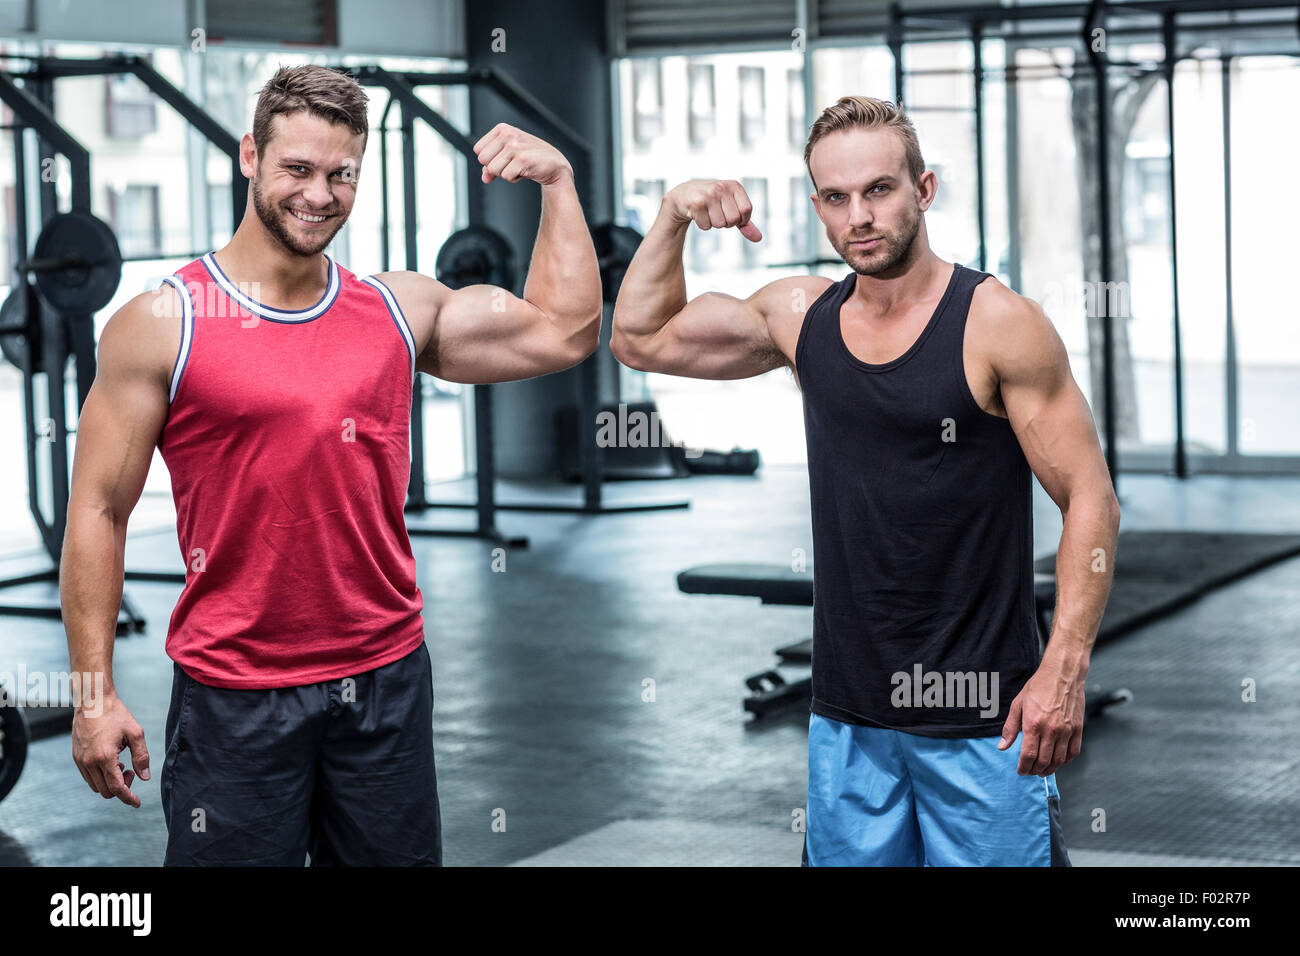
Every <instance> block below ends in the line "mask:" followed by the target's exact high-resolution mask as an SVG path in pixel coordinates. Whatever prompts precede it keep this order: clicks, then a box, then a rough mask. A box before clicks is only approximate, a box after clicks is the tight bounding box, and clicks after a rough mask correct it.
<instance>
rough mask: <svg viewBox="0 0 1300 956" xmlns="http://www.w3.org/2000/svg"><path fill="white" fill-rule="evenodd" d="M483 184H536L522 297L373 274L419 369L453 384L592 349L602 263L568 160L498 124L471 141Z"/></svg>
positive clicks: (525, 370)
mask: <svg viewBox="0 0 1300 956" xmlns="http://www.w3.org/2000/svg"><path fill="white" fill-rule="evenodd" d="M474 151H475V153H476V154H477V156H478V158H479V161H480V162H481V163H482V164H483V170H482V177H483V182H484V183H490V182H491V181H492V180H493V179H497V178H500V179H504V180H506V181H507V182H511V183H513V182H518V181H519V180H521V179H529V180H532V181H534V182H536V183H538V184H539V185H540V186H541V188H542V213H541V225H540V227H539V229H538V234H537V241H536V243H535V245H534V247H533V255H532V261H531V263H530V265H529V268H528V278H527V281H526V283H525V285H524V295H523V298H519V297H518V296H515V295H514V294H513V293H511V292H510V291H509V290H507V289H500V288H497V287H496V286H491V285H470V286H465V287H464V288H462V289H457V290H452V289H449V288H448V287H447V286H445V285H443V284H442V283H441V282H439V281H437V280H436V279H432V278H430V277H429V276H425V275H420V274H419V273H416V272H386V273H381V274H380V275H378V276H376V278H377V279H379V280H380V281H381V282H383V283H384V284H385V285H387V286H388V287H389V288H390V289H392V291H393V294H394V296H395V297H396V298H397V301H398V304H399V305H400V306H401V308H402V311H403V313H405V314H406V316H407V318H408V321H410V323H411V326H412V332H413V334H415V336H416V341H417V344H418V346H419V348H420V352H419V358H418V360H417V363H416V364H417V368H418V369H419V370H420V371H422V372H428V373H429V374H430V375H435V376H437V377H438V378H442V379H446V380H447V381H452V382H465V383H468V384H485V383H491V382H509V381H516V380H518V379H524V378H532V377H534V376H536V375H544V374H546V373H548V372H558V371H560V370H561V369H565V368H569V367H570V366H572V365H576V364H577V363H578V362H581V361H582V360H583V359H584V358H586V357H587V356H588V355H590V354H591V353H592V352H594V351H595V350H596V346H597V343H598V341H599V336H600V317H601V306H602V296H601V287H600V268H599V265H598V264H597V262H596V250H595V247H594V246H593V245H592V242H591V233H590V232H589V231H588V229H587V222H586V219H585V217H584V216H583V213H582V205H581V203H580V202H579V200H578V193H577V190H576V188H575V186H574V181H573V168H572V166H570V164H569V162H568V160H566V159H565V158H564V156H563V155H562V154H561V153H560V152H559V150H557V149H555V147H553V146H551V145H550V144H549V143H546V142H544V141H543V140H541V139H538V138H537V137H536V136H532V135H530V134H528V133H525V132H523V131H522V130H518V129H515V128H514V127H512V126H507V125H506V124H504V123H500V124H498V125H497V126H496V127H494V128H493V129H492V131H491V132H490V133H488V134H487V135H486V136H484V137H483V138H482V139H480V140H479V141H478V143H476V144H475V146H474Z"/></svg>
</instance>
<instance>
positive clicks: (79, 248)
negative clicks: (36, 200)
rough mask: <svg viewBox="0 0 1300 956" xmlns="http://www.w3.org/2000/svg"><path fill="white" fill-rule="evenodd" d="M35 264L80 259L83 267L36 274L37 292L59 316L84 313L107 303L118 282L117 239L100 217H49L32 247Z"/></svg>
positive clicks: (74, 214)
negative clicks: (44, 261)
mask: <svg viewBox="0 0 1300 956" xmlns="http://www.w3.org/2000/svg"><path fill="white" fill-rule="evenodd" d="M32 258H33V260H46V261H51V260H53V261H65V260H80V261H82V262H84V263H86V265H83V266H67V267H64V268H59V269H40V270H34V276H35V280H36V290H37V291H38V292H40V294H41V298H42V299H44V300H45V302H46V303H47V304H48V305H49V306H50V308H52V309H54V310H55V311H57V312H59V313H61V314H63V315H78V314H82V315H87V314H90V313H92V312H98V311H99V310H100V309H102V308H103V307H104V306H106V305H108V303H109V300H111V299H112V298H113V295H114V294H115V293H116V292H117V287H118V285H119V284H120V283H121V281H122V252H121V250H120V249H119V248H118V246H117V236H115V235H114V234H113V230H112V228H110V227H109V225H108V223H106V222H104V221H103V220H102V219H97V218H95V217H94V216H92V215H90V214H89V213H84V212H61V213H58V214H57V215H54V216H51V217H50V221H49V222H47V223H46V224H45V228H44V229H42V230H41V234H40V235H39V236H37V237H36V245H35V247H34V248H33V249H32Z"/></svg>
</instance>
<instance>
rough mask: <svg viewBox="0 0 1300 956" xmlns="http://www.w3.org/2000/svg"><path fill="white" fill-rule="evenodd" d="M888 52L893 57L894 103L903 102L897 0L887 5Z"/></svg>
mask: <svg viewBox="0 0 1300 956" xmlns="http://www.w3.org/2000/svg"><path fill="white" fill-rule="evenodd" d="M887 42H888V44H889V52H890V53H891V54H892V55H893V57H894V103H895V104H900V103H902V102H903V78H904V73H903V21H902V13H901V11H900V9H899V5H898V2H897V0H894V2H893V3H890V5H889V30H888V33H887Z"/></svg>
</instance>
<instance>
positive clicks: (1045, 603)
mask: <svg viewBox="0 0 1300 956" xmlns="http://www.w3.org/2000/svg"><path fill="white" fill-rule="evenodd" d="M677 589H678V590H679V591H681V592H682V593H683V594H725V595H731V596H734V597H756V598H758V599H759V600H760V601H761V602H762V603H763V604H781V605H786V606H795V607H812V603H813V576H812V572H811V571H794V570H791V569H790V568H789V567H787V566H785V565H781V564H702V565H700V566H698V567H694V568H687V569H686V570H685V571H682V572H680V573H679V574H678V575H677ZM1055 607H1056V576H1055V575H1052V574H1035V575H1034V614H1035V616H1036V618H1037V620H1038V638H1039V646H1040V647H1045V646H1046V644H1047V638H1048V635H1049V634H1050V633H1051V615H1052V611H1053V610H1054V609H1055ZM776 656H777V657H778V658H780V664H778V665H777V666H778V667H779V666H781V664H787V665H805V666H806V665H811V664H812V638H808V639H807V640H803V641H798V642H796V643H794V644H787V645H785V646H784V647H778V648H777V649H776ZM745 686H746V687H748V688H749V690H750V694H749V696H748V697H746V698H745V700H744V708H745V710H747V711H749V713H751V714H753V715H754V717H755V718H758V717H762V716H764V715H765V714H768V713H771V712H772V711H775V710H780V709H783V708H785V707H789V706H792V705H794V704H802V705H804V706H808V705H811V703H812V678H811V677H801V678H799V679H797V680H789V681H787V680H786V679H785V678H784V677H783V676H782V675H781V673H780V672H779V671H777V670H776V669H771V670H766V671H762V672H760V673H758V674H754V675H752V676H750V677H747V678H746V679H745ZM1132 696H1133V695H1132V694H1131V693H1129V692H1128V691H1127V690H1118V691H1113V692H1110V693H1098V694H1095V695H1092V696H1090V697H1087V698H1086V699H1085V702H1084V717H1085V719H1086V718H1088V717H1095V716H1096V715H1097V714H1100V713H1101V712H1102V711H1103V710H1105V709H1106V708H1107V707H1109V706H1111V705H1112V704H1119V703H1123V702H1124V701H1127V700H1131V699H1132Z"/></svg>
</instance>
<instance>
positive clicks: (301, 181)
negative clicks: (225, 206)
mask: <svg viewBox="0 0 1300 956" xmlns="http://www.w3.org/2000/svg"><path fill="white" fill-rule="evenodd" d="M271 128H272V135H271V138H270V141H269V142H267V143H265V144H264V145H263V148H262V155H261V156H260V157H258V156H257V154H256V148H255V144H254V142H253V137H252V135H251V134H250V135H245V136H244V141H243V142H242V143H241V144H240V159H241V167H243V169H244V174H245V175H246V176H249V178H250V179H251V180H252V193H253V208H254V210H255V211H256V212H257V218H258V219H259V220H260V221H261V223H262V225H263V226H264V227H265V228H266V231H267V232H268V233H270V234H271V236H273V237H274V238H275V239H276V240H277V241H278V242H279V244H280V245H281V246H283V247H284V249H285V250H286V251H287V252H289V253H291V254H293V255H298V256H304V257H311V256H316V255H319V254H320V253H321V252H323V251H324V250H325V249H326V247H327V246H329V244H330V241H331V240H333V238H334V236H335V234H336V233H337V232H338V231H339V230H340V229H341V228H343V224H344V223H345V222H347V219H348V215H349V214H350V213H351V212H352V204H353V202H355V201H356V195H357V176H358V174H359V173H360V171H361V157H362V154H363V152H364V151H365V143H366V139H365V137H364V136H363V135H361V134H359V133H354V132H352V131H351V130H350V129H349V128H348V127H347V126H345V125H343V124H341V123H331V122H330V121H329V120H327V119H325V118H323V117H321V116H317V115H315V114H312V113H308V112H306V111H299V112H296V113H281V114H277V115H275V116H274V117H272V120H271Z"/></svg>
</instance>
